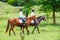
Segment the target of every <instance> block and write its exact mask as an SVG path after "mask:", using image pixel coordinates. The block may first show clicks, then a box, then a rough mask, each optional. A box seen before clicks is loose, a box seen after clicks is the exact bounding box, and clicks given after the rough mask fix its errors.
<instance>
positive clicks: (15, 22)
mask: <svg viewBox="0 0 60 40" xmlns="http://www.w3.org/2000/svg"><path fill="white" fill-rule="evenodd" d="M31 18H32V19H33V18H34V17H30V18H27V20H26V25H25V27H26V30H27V32H28V31H29V30H28V26H29V25H32V26H35V27H34V29H33V31H32V33H33V32H34V30H35V29H36V28H37V30H38V33H40V32H39V29H38V24H39V23H40V21H41V20H44V21H45V16H39V17H37V18H36V22H35V23H31V20H32V19H31ZM29 22H30V23H29ZM9 24H10V26H11V27H10V29H9ZM15 25H16V26H19V27H22V31H24V27H23V24H22V23H20V22H19V19H18V18H12V19H8V24H7V29H6V32H7V31H8V29H9V35H10V33H11V31H12V32H13V33H14V35H15V32H14V30H13V28H14V27H15Z"/></svg>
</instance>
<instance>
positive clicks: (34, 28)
mask: <svg viewBox="0 0 60 40" xmlns="http://www.w3.org/2000/svg"><path fill="white" fill-rule="evenodd" d="M34 26H35V27H34V29H33V31H32V34H33V32H34V30H35V29H36V25H34Z"/></svg>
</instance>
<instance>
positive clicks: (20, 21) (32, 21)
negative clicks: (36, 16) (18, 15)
mask: <svg viewBox="0 0 60 40" xmlns="http://www.w3.org/2000/svg"><path fill="white" fill-rule="evenodd" d="M19 23H23V21H22V20H21V19H19ZM25 23H26V22H25ZM31 23H34V20H31Z"/></svg>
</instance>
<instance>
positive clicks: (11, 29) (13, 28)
mask: <svg viewBox="0 0 60 40" xmlns="http://www.w3.org/2000/svg"><path fill="white" fill-rule="evenodd" d="M14 26H15V25H11V27H12V28H11V30H12V32H13V33H14V35H15V32H14V30H13V29H14Z"/></svg>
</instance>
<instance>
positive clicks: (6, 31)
mask: <svg viewBox="0 0 60 40" xmlns="http://www.w3.org/2000/svg"><path fill="white" fill-rule="evenodd" d="M8 29H9V20H8V23H7V28H6V32H7V31H8Z"/></svg>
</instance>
